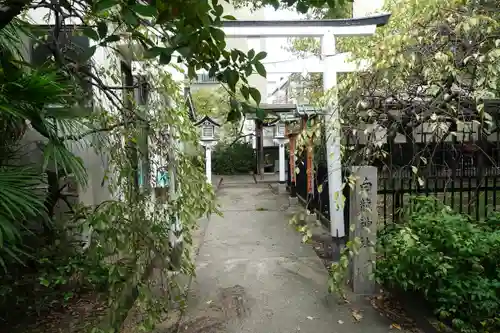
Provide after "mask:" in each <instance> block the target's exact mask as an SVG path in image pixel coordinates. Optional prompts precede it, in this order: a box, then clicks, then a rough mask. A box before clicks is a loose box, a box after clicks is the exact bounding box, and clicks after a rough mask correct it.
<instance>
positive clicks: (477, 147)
mask: <svg viewBox="0 0 500 333" xmlns="http://www.w3.org/2000/svg"><path fill="white" fill-rule="evenodd" d="M497 145H498V143H496V142H495V143H492V142H483V143H460V144H457V143H439V144H426V146H425V147H415V146H416V145H415V144H406V143H404V144H394V145H392V147H388V148H389V154H388V156H390V157H389V158H388V160H387V162H389V164H385V165H383V166H380V165H379V176H378V178H379V180H378V182H379V184H378V187H379V190H378V194H379V196H378V213H379V218H380V219H382V220H383V221H384V222H397V221H398V220H399V217H400V212H401V211H402V209H403V208H404V207H405V205H407V204H408V200H409V198H410V197H411V196H414V195H426V196H429V195H431V196H434V197H436V198H437V199H439V200H440V201H441V202H443V203H444V204H446V205H448V206H450V207H451V208H452V209H454V210H456V211H458V212H460V213H465V214H468V215H470V216H471V217H473V218H475V219H477V220H479V219H481V218H483V217H485V216H487V215H488V213H489V212H491V211H493V210H496V207H497V205H498V204H499V202H498V201H497V197H500V192H499V191H500V168H499V167H498V166H497V161H500V159H499V154H498V152H499V151H498V149H496V148H495V147H496V146H497ZM418 148H420V149H419V150H417V149H418ZM408 152H415V154H416V156H418V158H419V160H420V163H418V164H419V165H418V167H417V166H415V165H412V164H411V163H410V162H415V158H412V161H406V162H407V163H406V165H404V164H403V163H401V162H404V159H403V160H401V159H400V158H399V156H402V155H403V154H408ZM414 156H415V155H414ZM421 161H425V163H422V162H421Z"/></svg>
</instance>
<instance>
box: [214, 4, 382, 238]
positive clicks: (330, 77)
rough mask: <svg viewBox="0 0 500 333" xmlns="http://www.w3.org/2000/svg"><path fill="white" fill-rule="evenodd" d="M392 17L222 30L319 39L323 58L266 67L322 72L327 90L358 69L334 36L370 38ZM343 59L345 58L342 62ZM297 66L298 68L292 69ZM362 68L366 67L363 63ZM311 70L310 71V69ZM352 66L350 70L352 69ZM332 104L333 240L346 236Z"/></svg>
mask: <svg viewBox="0 0 500 333" xmlns="http://www.w3.org/2000/svg"><path fill="white" fill-rule="evenodd" d="M390 15H391V14H389V13H383V14H379V15H373V16H366V17H360V18H352V19H337V20H290V21H270V20H263V21H262V20H261V21H224V23H223V26H224V28H223V30H224V32H225V33H226V36H227V37H228V38H251V37H261V38H266V37H320V38H321V53H322V56H323V57H322V58H323V59H321V60H320V59H318V58H317V59H316V60H314V59H313V60H311V61H309V62H306V63H305V64H306V66H304V62H303V61H302V62H301V61H300V60H298V61H297V63H294V62H293V61H292V62H290V63H286V62H285V63H284V64H275V65H274V66H273V65H271V64H267V65H266V71H267V72H268V73H276V72H278V73H279V72H281V71H283V72H286V73H302V72H304V70H306V71H309V72H322V73H323V89H324V90H325V92H326V91H328V90H330V89H332V88H334V87H335V86H336V85H337V72H339V71H341V69H344V68H346V69H352V70H357V68H356V66H354V64H349V63H348V62H346V61H345V57H346V56H347V54H346V55H343V56H341V57H336V56H335V55H336V48H335V36H371V35H373V34H374V33H375V31H376V29H377V27H378V26H382V25H385V24H386V23H387V22H388V20H389V17H390ZM342 58H344V59H342ZM295 65H297V67H292V66H295ZM362 65H363V64H362ZM307 67H309V68H307ZM349 67H350V68H349ZM335 103H336V101H331V103H330V105H328V107H327V114H328V118H327V124H328V125H329V126H328V127H327V142H326V152H327V156H328V158H327V162H328V191H329V196H330V220H331V221H330V222H331V223H330V225H331V227H330V229H331V230H330V232H331V235H332V236H333V237H336V238H343V237H345V236H346V230H345V225H344V212H343V208H342V207H341V206H342V205H337V204H336V202H337V197H340V196H339V195H338V194H337V195H335V193H339V192H340V191H341V190H342V164H341V156H340V130H339V127H338V122H339V120H340V117H339V110H338V108H337V107H336V105H335Z"/></svg>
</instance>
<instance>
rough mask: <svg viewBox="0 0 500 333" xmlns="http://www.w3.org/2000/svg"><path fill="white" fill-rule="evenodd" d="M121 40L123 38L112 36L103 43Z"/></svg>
mask: <svg viewBox="0 0 500 333" xmlns="http://www.w3.org/2000/svg"><path fill="white" fill-rule="evenodd" d="M120 39H121V38H120V36H118V35H110V36H108V37H106V39H105V40H104V41H103V42H104V43H112V42H118V41H119V40H120Z"/></svg>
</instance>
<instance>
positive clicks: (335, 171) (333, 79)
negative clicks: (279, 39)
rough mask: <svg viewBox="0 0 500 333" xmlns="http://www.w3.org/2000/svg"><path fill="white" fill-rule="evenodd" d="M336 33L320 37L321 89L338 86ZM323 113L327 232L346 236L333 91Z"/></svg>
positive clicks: (336, 114) (338, 116)
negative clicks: (327, 202)
mask: <svg viewBox="0 0 500 333" xmlns="http://www.w3.org/2000/svg"><path fill="white" fill-rule="evenodd" d="M335 52H336V50H335V36H334V35H333V34H332V33H330V32H328V33H325V34H324V35H323V37H322V38H321V53H322V56H323V58H324V67H323V89H324V91H325V92H329V93H330V94H332V92H331V91H330V90H331V89H332V88H335V87H336V86H337V70H336V66H335V57H334V56H333V55H335ZM329 97H330V98H329V102H328V105H327V110H328V111H327V112H328V114H327V115H326V123H325V124H326V158H327V166H328V194H329V197H330V222H331V223H330V232H331V235H332V237H336V238H342V237H345V235H346V231H345V226H344V208H343V202H342V192H341V191H342V163H341V156H340V112H339V111H340V110H339V106H338V103H337V101H338V99H337V96H336V93H334V94H333V95H331V96H329Z"/></svg>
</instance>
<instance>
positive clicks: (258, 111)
mask: <svg viewBox="0 0 500 333" xmlns="http://www.w3.org/2000/svg"><path fill="white" fill-rule="evenodd" d="M250 89H251V88H250ZM259 95H260V93H259ZM255 116H256V117H257V118H258V119H260V120H264V119H265V118H266V111H264V109H261V108H257V109H255Z"/></svg>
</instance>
